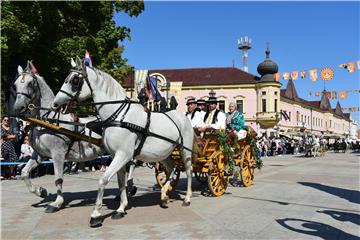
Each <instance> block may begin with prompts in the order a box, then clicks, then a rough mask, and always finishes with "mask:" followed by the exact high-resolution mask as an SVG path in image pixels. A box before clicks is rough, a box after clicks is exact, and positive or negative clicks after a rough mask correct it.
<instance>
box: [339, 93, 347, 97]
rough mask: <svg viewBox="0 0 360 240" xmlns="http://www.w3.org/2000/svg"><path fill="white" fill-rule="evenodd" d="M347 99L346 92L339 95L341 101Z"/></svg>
mask: <svg viewBox="0 0 360 240" xmlns="http://www.w3.org/2000/svg"><path fill="white" fill-rule="evenodd" d="M346 97H347V92H346V91H342V92H340V93H339V98H340V99H345V98H346Z"/></svg>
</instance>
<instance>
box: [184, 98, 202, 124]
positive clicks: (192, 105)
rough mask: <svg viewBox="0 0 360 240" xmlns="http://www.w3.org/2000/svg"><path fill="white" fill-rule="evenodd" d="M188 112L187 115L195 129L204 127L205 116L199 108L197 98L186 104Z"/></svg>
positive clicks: (189, 100)
mask: <svg viewBox="0 0 360 240" xmlns="http://www.w3.org/2000/svg"><path fill="white" fill-rule="evenodd" d="M186 106H187V112H186V113H185V115H186V116H187V118H188V119H189V120H190V122H191V126H192V127H193V128H198V127H200V126H201V125H202V118H203V114H202V113H201V111H200V109H198V108H197V104H196V101H195V98H190V99H188V100H187V102H186Z"/></svg>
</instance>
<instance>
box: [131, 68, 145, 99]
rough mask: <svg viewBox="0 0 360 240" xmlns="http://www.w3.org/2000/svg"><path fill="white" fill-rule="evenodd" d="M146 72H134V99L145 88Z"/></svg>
mask: <svg viewBox="0 0 360 240" xmlns="http://www.w3.org/2000/svg"><path fill="white" fill-rule="evenodd" d="M147 76H148V70H135V79H134V89H135V97H136V96H137V94H138V93H139V92H140V90H141V89H142V88H144V87H145V84H146V78H147Z"/></svg>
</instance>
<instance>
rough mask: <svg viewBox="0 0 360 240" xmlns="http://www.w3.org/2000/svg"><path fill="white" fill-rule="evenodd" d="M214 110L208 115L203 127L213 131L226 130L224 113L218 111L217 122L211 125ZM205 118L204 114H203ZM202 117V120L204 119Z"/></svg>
mask: <svg viewBox="0 0 360 240" xmlns="http://www.w3.org/2000/svg"><path fill="white" fill-rule="evenodd" d="M215 111H216V109H214V110H212V111H211V112H210V113H209V116H208V118H207V119H206V122H205V123H204V127H210V128H214V129H225V128H226V116H225V113H223V112H222V111H219V113H218V115H217V120H216V121H215V123H212V119H213V116H214V114H215ZM204 116H205V114H204ZM204 116H203V118H204Z"/></svg>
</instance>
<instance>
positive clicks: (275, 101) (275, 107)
mask: <svg viewBox="0 0 360 240" xmlns="http://www.w3.org/2000/svg"><path fill="white" fill-rule="evenodd" d="M277 102H278V100H277V99H275V100H274V112H277V105H278V104H277Z"/></svg>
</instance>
